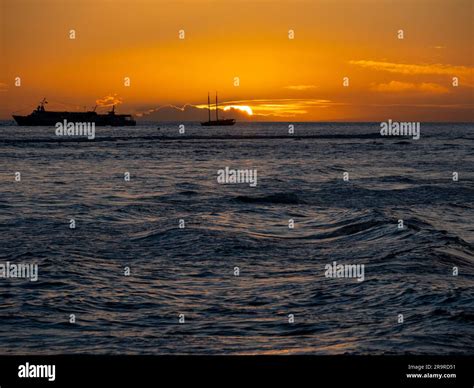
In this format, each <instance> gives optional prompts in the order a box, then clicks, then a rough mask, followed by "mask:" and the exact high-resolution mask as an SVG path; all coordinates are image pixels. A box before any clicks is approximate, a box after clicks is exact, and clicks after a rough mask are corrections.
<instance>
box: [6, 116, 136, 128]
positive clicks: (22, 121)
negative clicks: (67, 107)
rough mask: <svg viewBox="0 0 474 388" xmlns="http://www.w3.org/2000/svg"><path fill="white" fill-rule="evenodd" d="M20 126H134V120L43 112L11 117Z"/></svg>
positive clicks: (118, 117) (119, 117)
mask: <svg viewBox="0 0 474 388" xmlns="http://www.w3.org/2000/svg"><path fill="white" fill-rule="evenodd" d="M13 119H14V120H15V121H16V123H17V124H18V125H20V126H55V125H56V124H57V123H58V122H61V123H62V122H64V120H66V121H67V122H72V123H94V124H95V125H96V126H113V127H121V126H135V125H136V122H135V120H131V119H125V118H124V117H121V116H120V115H98V114H96V113H95V112H90V113H89V112H77V113H74V112H43V113H41V114H31V115H29V116H17V115H13Z"/></svg>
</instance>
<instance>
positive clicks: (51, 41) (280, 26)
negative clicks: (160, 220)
mask: <svg viewBox="0 0 474 388" xmlns="http://www.w3.org/2000/svg"><path fill="white" fill-rule="evenodd" d="M0 4H1V10H0V12H1V30H0V37H1V41H0V43H1V54H0V67H1V72H0V99H1V104H0V118H1V119H10V118H11V114H12V113H13V112H16V111H18V113H19V114H22V113H23V114H28V113H30V111H31V109H32V108H33V107H34V106H35V105H37V103H38V102H39V101H40V100H41V99H42V98H43V97H46V98H47V99H48V100H49V101H50V104H49V105H48V106H47V109H51V110H53V109H56V110H68V109H69V110H71V109H84V108H83V107H84V106H87V107H88V108H91V107H92V106H94V105H95V104H96V101H99V104H100V105H108V104H109V103H110V102H111V101H114V100H115V101H118V102H121V103H120V104H119V106H118V110H119V111H120V112H123V113H133V114H135V115H139V116H142V117H143V118H152V119H153V118H160V117H162V116H160V115H159V112H160V110H162V109H166V110H167V112H168V113H167V116H166V118H167V119H175V120H180V119H185V118H188V119H201V118H203V117H202V115H204V116H205V115H206V111H205V109H201V110H198V109H196V108H205V104H206V103H207V93H208V91H210V92H211V95H214V93H215V91H218V92H219V96H220V101H221V102H222V107H223V108H224V107H225V106H226V105H233V106H242V107H243V108H241V109H242V111H241V113H240V115H239V116H238V117H239V119H247V118H248V119H251V120H275V121H380V120H386V119H388V118H391V119H394V120H397V119H398V120H411V121H474V114H473V111H474V109H473V108H474V93H473V91H474V89H473V88H474V72H473V69H474V67H473V66H474V53H473V50H474V49H473V47H474V27H473V25H474V20H473V18H474V16H473V15H474V9H473V8H474V5H473V4H474V2H473V1H472V0H444V1H439V0H429V1H420V0H406V1H388V0H372V1H362V0H344V1H340V0H332V1H331V0H312V1H297V0H296V1H295V0H274V1H270V0H252V1H248V0H239V1H233V0H230V1H229V0H225V1H224V0H222V1H218V0H216V1H210V0H187V1H176V0H173V1H160V0H135V1H131V0H130V1H124V0H121V1H115V0H97V1H93V0H70V1H63V0H55V1H51V0H45V1H35V0H0ZM71 29H74V30H75V34H76V39H70V30H71ZM180 30H183V31H184V33H185V36H184V39H180V36H179V32H180ZM289 30H293V31H294V39H289ZM399 30H403V34H404V39H399V38H398V34H399V33H398V31H399ZM15 77H20V78H21V86H20V87H17V86H15ZM125 77H130V86H129V87H127V86H125V85H124V78H125ZM235 77H238V78H239V83H240V84H239V85H238V86H235V84H234V82H235ZM344 77H349V86H347V87H345V86H344V85H343V78H344ZM453 77H458V79H459V86H457V87H455V86H453ZM170 106H171V108H170ZM174 107H176V108H174ZM187 110H188V111H189V112H188V113H189V114H188V115H185V113H186V111H187ZM250 112H252V113H253V115H252V116H250V115H249V113H250Z"/></svg>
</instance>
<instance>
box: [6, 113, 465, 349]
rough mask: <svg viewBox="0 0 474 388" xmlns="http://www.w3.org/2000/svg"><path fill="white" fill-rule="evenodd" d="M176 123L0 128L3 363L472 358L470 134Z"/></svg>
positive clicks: (434, 129)
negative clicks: (17, 273) (77, 129)
mask: <svg viewBox="0 0 474 388" xmlns="http://www.w3.org/2000/svg"><path fill="white" fill-rule="evenodd" d="M290 124H293V125H294V131H295V133H294V134H288V128H289V125H290ZM179 125H180V123H159V124H141V125H138V126H137V127H134V128H110V127H96V133H95V139H94V140H87V139H86V138H85V137H83V138H81V139H80V140H81V141H77V140H78V139H76V138H68V137H62V138H58V137H57V136H56V135H55V133H54V128H53V127H51V128H46V127H18V126H16V125H13V124H12V123H11V122H3V123H2V125H0V134H1V135H0V182H1V187H0V236H1V237H0V265H2V264H3V265H4V267H5V268H6V265H7V263H9V265H11V264H19V263H24V264H35V265H37V268H38V273H37V275H38V279H37V281H32V280H29V279H27V278H14V277H9V278H7V277H4V278H0V354H30V355H35V354H38V355H44V354H77V353H81V354H217V355H220V354H317V355H332V354H407V353H409V354H439V355H444V354H473V352H474V222H473V221H474V169H473V167H474V131H473V130H474V124H450V123H444V124H436V123H432V124H428V123H422V124H421V136H420V139H419V140H414V139H413V138H401V137H389V136H387V137H382V136H381V135H380V123H238V124H237V125H235V126H234V127H228V128H224V127H221V128H203V127H200V126H199V125H197V123H184V126H185V127H184V130H185V133H184V134H183V133H180V132H179ZM226 168H227V169H228V170H242V171H252V172H256V177H257V179H256V185H254V186H252V185H250V184H249V183H248V182H247V183H246V182H241V183H232V182H228V183H219V182H218V179H217V178H218V175H219V171H220V170H225V169H226ZM17 173H19V174H17ZM455 173H456V174H455ZM128 177H129V179H128ZM126 178H127V179H126ZM400 221H401V222H400ZM72 226H73V227H72ZM291 226H292V227H291ZM401 226H403V227H401ZM341 264H342V265H358V266H359V267H358V268H364V277H363V279H361V278H360V277H359V278H357V277H337V276H333V277H328V276H327V273H328V266H329V267H331V268H333V267H332V266H333V265H334V268H335V267H336V266H337V265H341ZM362 265H363V267H360V266H362Z"/></svg>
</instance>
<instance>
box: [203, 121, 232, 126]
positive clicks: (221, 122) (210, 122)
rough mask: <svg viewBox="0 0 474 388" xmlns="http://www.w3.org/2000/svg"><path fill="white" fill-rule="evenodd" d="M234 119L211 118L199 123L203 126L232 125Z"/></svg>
mask: <svg viewBox="0 0 474 388" xmlns="http://www.w3.org/2000/svg"><path fill="white" fill-rule="evenodd" d="M234 124H235V120H234V119H227V120H214V121H213V120H211V121H205V122H203V123H201V125H202V126H203V127H226V126H230V125H234Z"/></svg>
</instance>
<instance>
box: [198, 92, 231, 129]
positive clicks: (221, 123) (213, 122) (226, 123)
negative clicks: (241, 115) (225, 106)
mask: <svg viewBox="0 0 474 388" xmlns="http://www.w3.org/2000/svg"><path fill="white" fill-rule="evenodd" d="M207 109H208V114H209V119H208V120H207V121H204V122H202V123H201V125H202V126H205V127H213V126H229V125H234V124H235V120H234V119H221V120H219V113H218V111H219V107H218V103H217V93H216V119H215V120H211V100H210V97H209V93H207Z"/></svg>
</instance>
